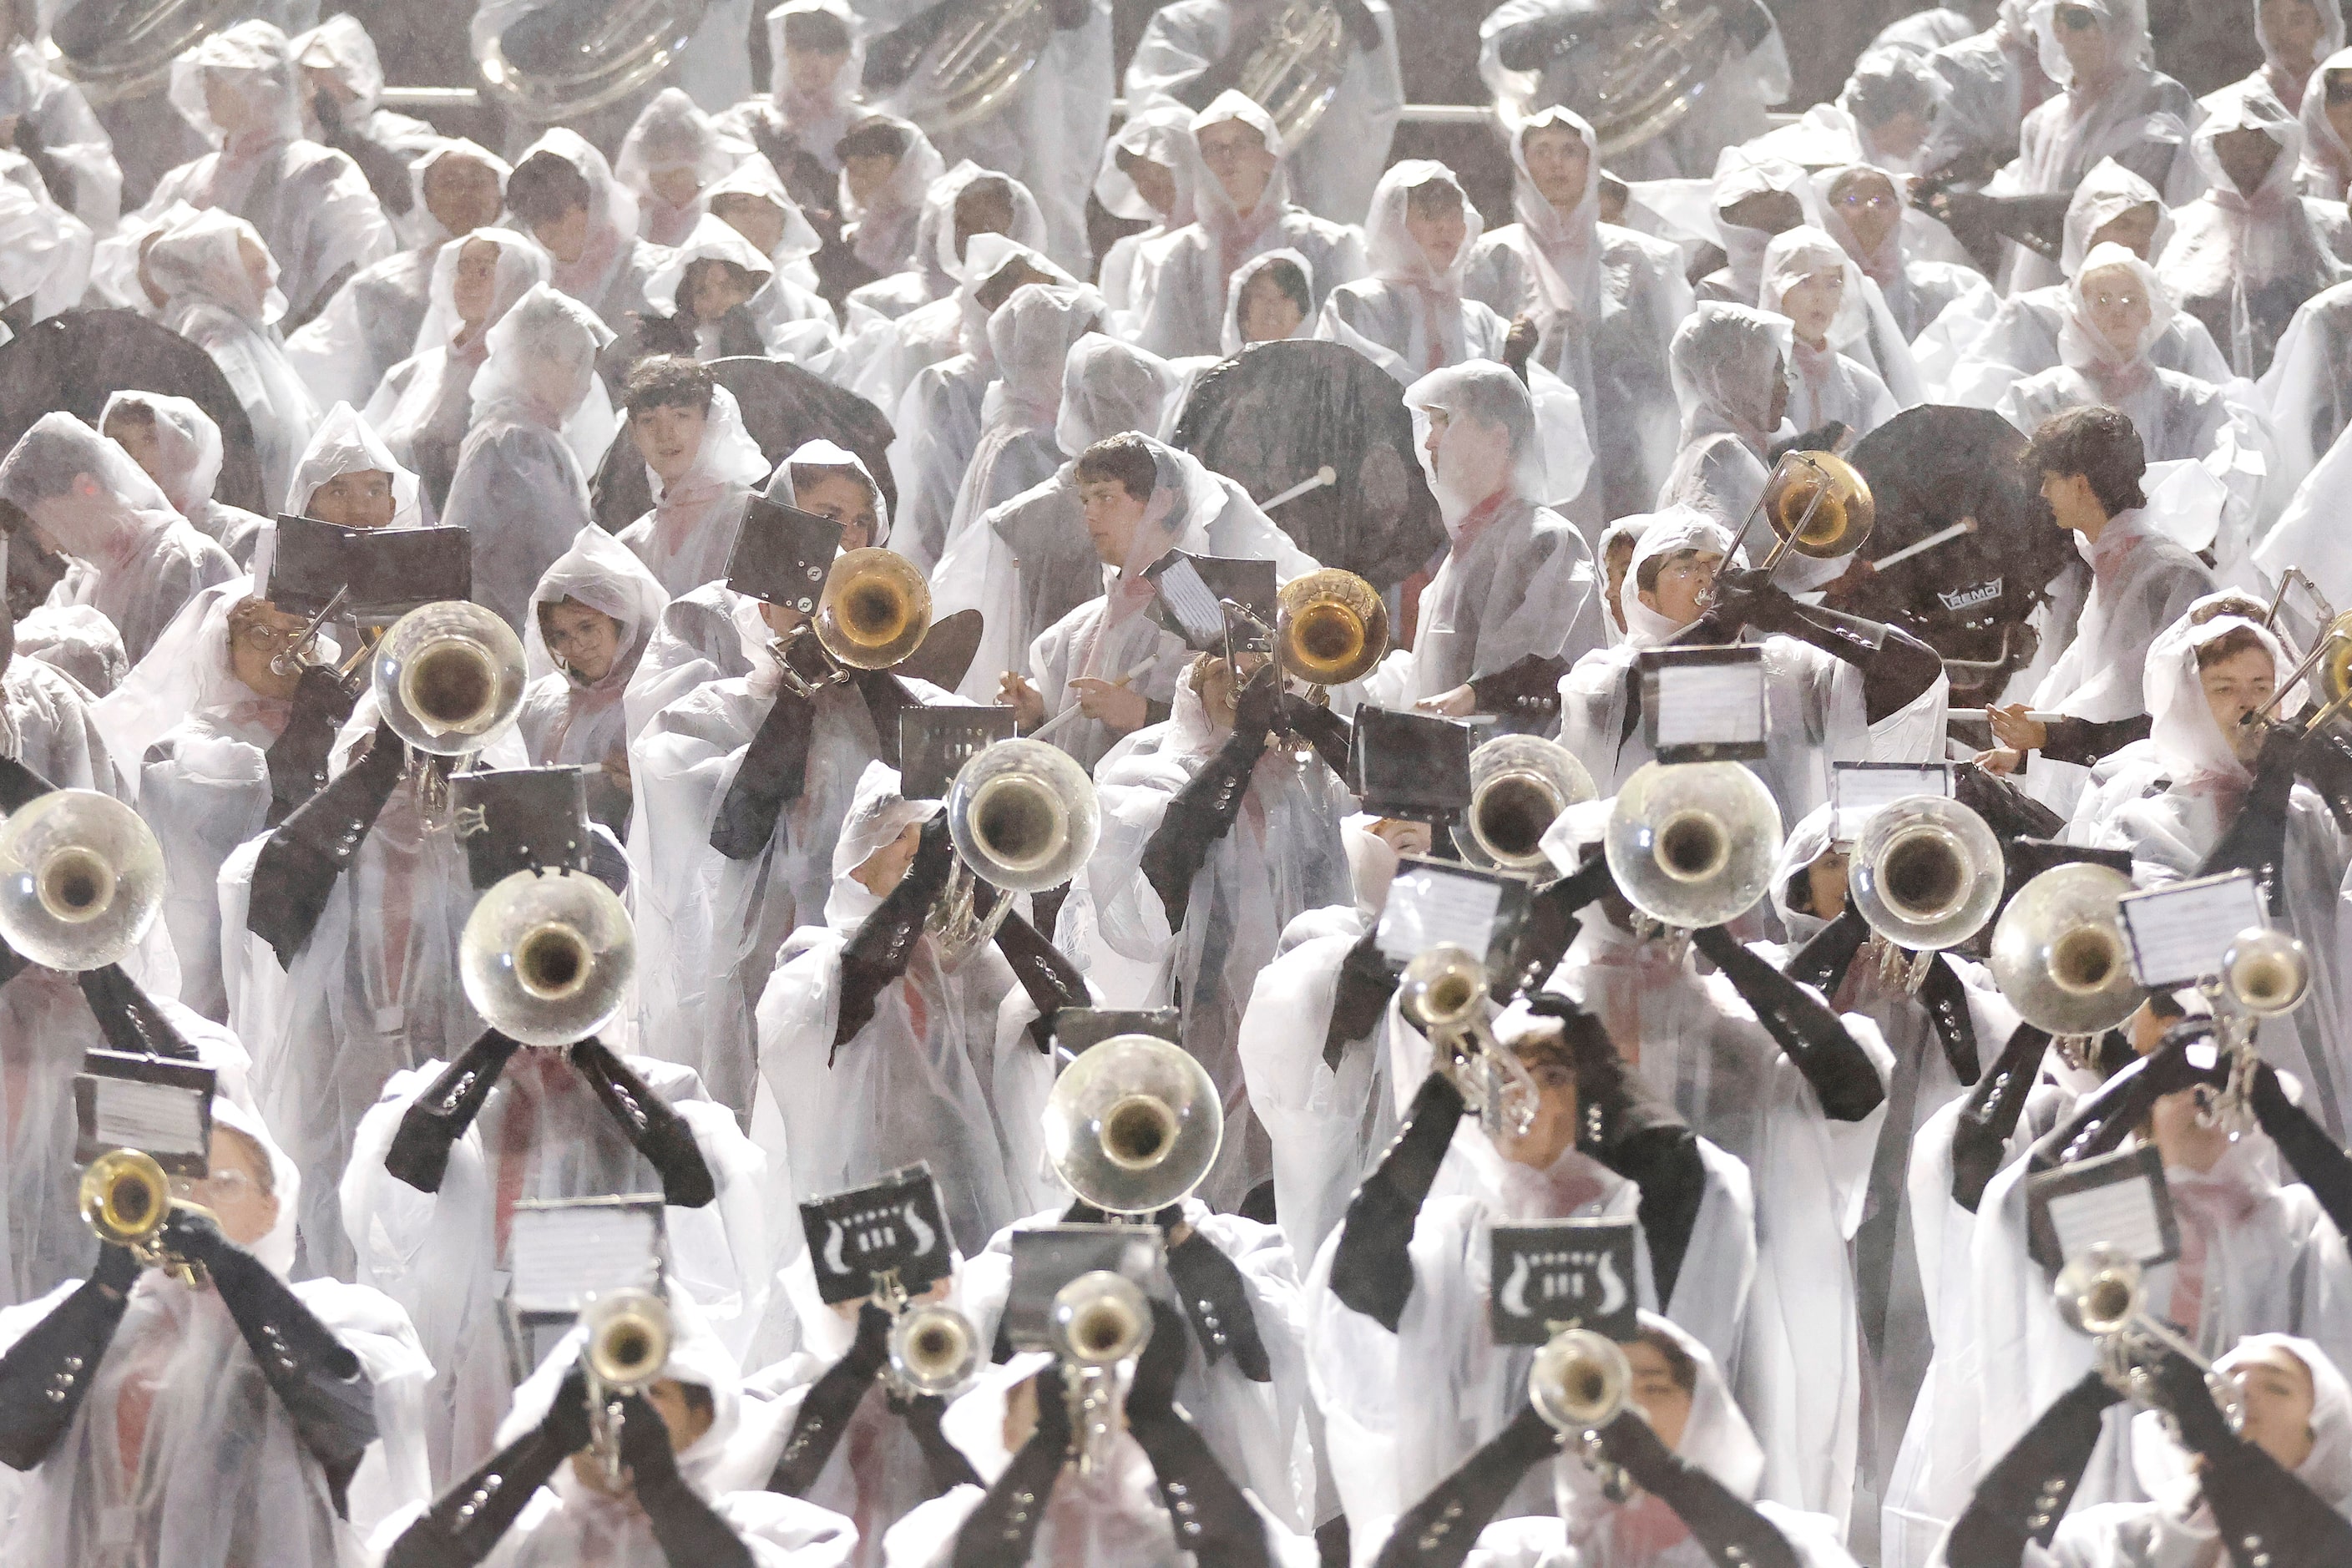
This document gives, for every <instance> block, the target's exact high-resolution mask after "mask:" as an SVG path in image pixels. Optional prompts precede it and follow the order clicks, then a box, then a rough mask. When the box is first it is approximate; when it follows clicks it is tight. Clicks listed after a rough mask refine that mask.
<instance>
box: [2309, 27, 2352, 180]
mask: <svg viewBox="0 0 2352 1568" xmlns="http://www.w3.org/2000/svg"><path fill="white" fill-rule="evenodd" d="M2330 100H2333V101H2334V103H2335V106H2336V107H2335V110H2334V112H2332V113H2331V112H2330V111H2329V110H2328V104H2329V102H2330ZM2296 117H2297V118H2298V119H2299V120H2301V121H2302V122H2303V180H2304V189H2305V193H2306V194H2307V195H2315V196H2322V197H2325V198H2326V199H2327V200H2329V201H2342V200H2343V199H2344V192H2345V187H2346V185H2347V184H2352V135H2347V131H2352V49H2337V50H2336V52H2335V53H2333V54H2331V55H2329V56H2328V57H2327V58H2326V59H2324V60H2322V61H2320V62H2319V67H2318V68H2317V69H2316V70H2315V71H2313V72H2312V73H2311V80H2310V82H2309V84H2308V85H2307V86H2305V89H2304V93H2303V106H2302V108H2301V109H2300V110H2298V111H2297V115H2296Z"/></svg>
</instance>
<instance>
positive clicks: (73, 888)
mask: <svg viewBox="0 0 2352 1568" xmlns="http://www.w3.org/2000/svg"><path fill="white" fill-rule="evenodd" d="M161 910H163V847H162V846H161V845H160V844H158V843H157V842H156V840H155V834H154V831H153V830H152V828H150V827H149V826H147V824H146V823H145V822H144V821H143V820H142V819H141V817H140V816H139V814H138V813H137V812H135V811H133V810H131V807H129V806H127V805H123V804H122V803H121V801H119V800H116V799H115V798H114V797H113V796H112V795H101V794H100V793H99V792H97V791H96V790H87V789H60V790H52V791H50V792H49V793H48V794H47V795H41V796H39V797H38V798H37V799H35V800H33V801H31V802H30V803H29V804H27V805H23V806H20V807H19V808H17V809H16V811H15V812H13V813H11V814H10V815H9V816H8V820H7V822H6V823H5V825H0V937H5V938H6V939H7V942H8V945H9V946H11V947H13V948H15V949H16V951H17V952H18V953H20V954H22V955H23V956H24V957H26V958H27V959H30V960H31V961H32V962H33V963H38V964H42V965H45V966H46V967H47V968H50V969H60V970H67V971H81V970H89V969H102V968H104V967H105V966H106V965H108V964H110V963H116V962H118V961H119V960H121V959H122V958H123V957H125V956H127V955H128V954H129V953H130V952H131V949H132V948H134V947H136V946H138V945H139V942H140V940H141V939H142V937H144V936H145V935H146V934H147V931H148V929H149V928H150V927H151V926H152V925H153V924H154V922H155V917H156V915H157V914H158V913H159V912H160V911H161Z"/></svg>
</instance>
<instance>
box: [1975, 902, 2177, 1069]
mask: <svg viewBox="0 0 2352 1568" xmlns="http://www.w3.org/2000/svg"><path fill="white" fill-rule="evenodd" d="M2131 886H2132V885H2131V879H2130V878H2128V877H2126V876H2125V875H2124V874H2123V873H2122V872H2120V871H2116V870H2113V869H2111V868H2107V867H2105V866H2094V865H2086V864H2075V865H2071V866H2053V867H2052V868H2050V869H2049V870H2047V871H2044V872H2042V874H2041V875H2040V876H2038V877H2036V878H2034V879H2033V880H2032V881H2030V882H2028V883H2026V884H2025V886H2024V887H2023V888H2021V889H2019V890H2018V894H2017V897H2015V898H2013V899H2011V900H2010V901H2009V908H2008V909H2006V910H2002V911H2001V916H2000V920H1999V921H1996V922H1995V923H1994V925H1993V928H1992V953H1991V960H1990V963H1991V968H1992V977H1993V982H1994V984H1997V985H1999V986H2000V990H2001V994H2003V995H2005V996H2007V997H2008V998H2009V1001H2010V1005H2011V1006H2013V1007H2015V1008H2016V1009H2017V1014H2018V1016H2019V1017H2021V1018H2023V1019H2024V1020H2025V1021H2026V1022H2027V1023H2029V1024H2031V1025H2032V1026H2034V1027H2035V1028H2037V1029H2040V1030H2042V1032H2043V1033H2044V1034H2047V1035H2051V1036H2053V1037H2069V1036H2075V1037H2079V1036H2085V1035H2097V1034H2103V1033H2105V1031H2107V1030H2109V1029H2112V1028H2114V1027H2115V1026H2116V1025H2118V1024H2120V1023H2122V1022H2123V1021H2124V1020H2125V1019H2126V1018H2128V1017H2130V1016H2132V1014H2133V1012H2134V1011H2136V1010H2137V1008H2138V1006H2139V1005H2140V1001H2141V999H2142V997H2143V996H2144V994H2145V993H2143V992H2142V991H2141V989H2140V988H2139V986H2138V984H2137V983H2135V982H2134V981H2133V979H2132V973H2131V963H2130V949H2129V948H2128V947H2127V946H2126V942H2125V939H2124V928H2123V915H2122V913H2121V911H2120V909H2119V907H2118V902H2117V900H2120V899H2121V898H2122V897H2123V895H2124V894H2126V893H2128V892H2130V891H2131Z"/></svg>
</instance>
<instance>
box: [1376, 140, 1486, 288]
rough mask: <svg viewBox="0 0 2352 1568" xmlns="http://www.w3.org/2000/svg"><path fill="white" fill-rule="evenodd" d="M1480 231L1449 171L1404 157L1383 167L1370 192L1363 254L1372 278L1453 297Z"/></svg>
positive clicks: (1474, 212) (1458, 183)
mask: <svg viewBox="0 0 2352 1568" xmlns="http://www.w3.org/2000/svg"><path fill="white" fill-rule="evenodd" d="M1483 227H1484V225H1483V224H1482V222H1481V220H1480V218H1479V216H1478V209H1477V208H1476V207H1475V206H1474V205H1471V201H1470V198H1469V196H1468V195H1465V193H1464V192H1463V189H1462V182H1461V180H1460V179H1459V178H1458V177H1456V176H1455V174H1454V171H1453V170H1451V169H1449V168H1447V167H1446V166H1445V165H1444V164H1443V163H1433V162H1432V161H1431V160H1429V159H1426V158H1407V159H1404V160H1402V161H1401V162H1399V163H1391V165H1389V169H1388V172H1387V173H1386V174H1382V175H1381V180H1380V184H1377V185H1375V186H1374V187H1373V188H1372V205H1371V212H1370V216H1368V217H1367V218H1366V219H1365V220H1364V249H1365V254H1366V257H1367V258H1368V259H1369V261H1370V266H1371V272H1372V276H1373V277H1375V278H1378V279H1381V280H1382V281H1384V282H1390V283H1403V284H1408V285H1411V286H1412V287H1414V288H1419V289H1436V290H1438V291H1439V292H1442V293H1445V294H1459V293H1460V292H1461V291H1462V277H1463V274H1464V273H1465V272H1467V271H1468V270H1469V268H1470V252H1471V249H1472V247H1475V245H1476V244H1477V243H1478V236H1479V234H1480V233H1481V232H1482V230H1483Z"/></svg>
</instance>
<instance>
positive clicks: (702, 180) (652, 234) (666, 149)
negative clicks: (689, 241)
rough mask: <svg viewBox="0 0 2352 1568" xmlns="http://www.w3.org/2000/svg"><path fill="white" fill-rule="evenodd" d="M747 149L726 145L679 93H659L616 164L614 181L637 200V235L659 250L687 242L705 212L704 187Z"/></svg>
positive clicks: (641, 112)
mask: <svg viewBox="0 0 2352 1568" xmlns="http://www.w3.org/2000/svg"><path fill="white" fill-rule="evenodd" d="M742 151H743V149H742V147H741V145H740V143H738V144H736V145H733V146H730V145H729V144H728V143H727V142H723V141H722V140H721V139H720V137H719V128H718V127H717V126H716V125H714V124H713V123H712V122H711V120H710V117H709V115H707V114H705V113H703V112H702V110H699V109H697V108H696V107H695V105H694V100H693V99H691V98H688V96H687V95H686V93H685V92H683V91H682V90H680V89H677V88H674V87H666V88H664V89H661V91H659V92H657V93H656V94H654V96H653V100H652V101H651V102H649V103H647V104H646V106H645V108H644V109H642V110H639V111H638V113H637V118H636V121H635V123H634V124H632V125H631V126H630V127H629V130H628V134H626V135H625V136H624V137H622V138H621V151H620V153H618V155H616V156H615V157H614V160H613V177H614V179H616V180H618V181H620V182H621V184H624V185H625V186H627V187H628V189H629V192H630V194H631V195H635V197H636V198H637V233H638V234H639V235H640V236H642V237H644V238H646V239H647V240H649V241H651V242H652V243H653V244H655V245H658V246H665V247H667V246H675V245H679V244H683V243H684V242H685V239H686V237H687V236H688V234H690V233H692V232H693V229H694V225H695V220H696V219H698V218H699V217H700V216H702V214H703V211H704V207H703V203H702V191H703V187H705V186H706V185H709V184H710V183H711V182H712V181H714V180H716V179H718V178H719V176H720V175H722V174H726V173H727V171H728V170H730V169H731V168H733V167H734V166H735V160H736V159H737V158H738V157H739V156H740V155H741V153H742Z"/></svg>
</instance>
